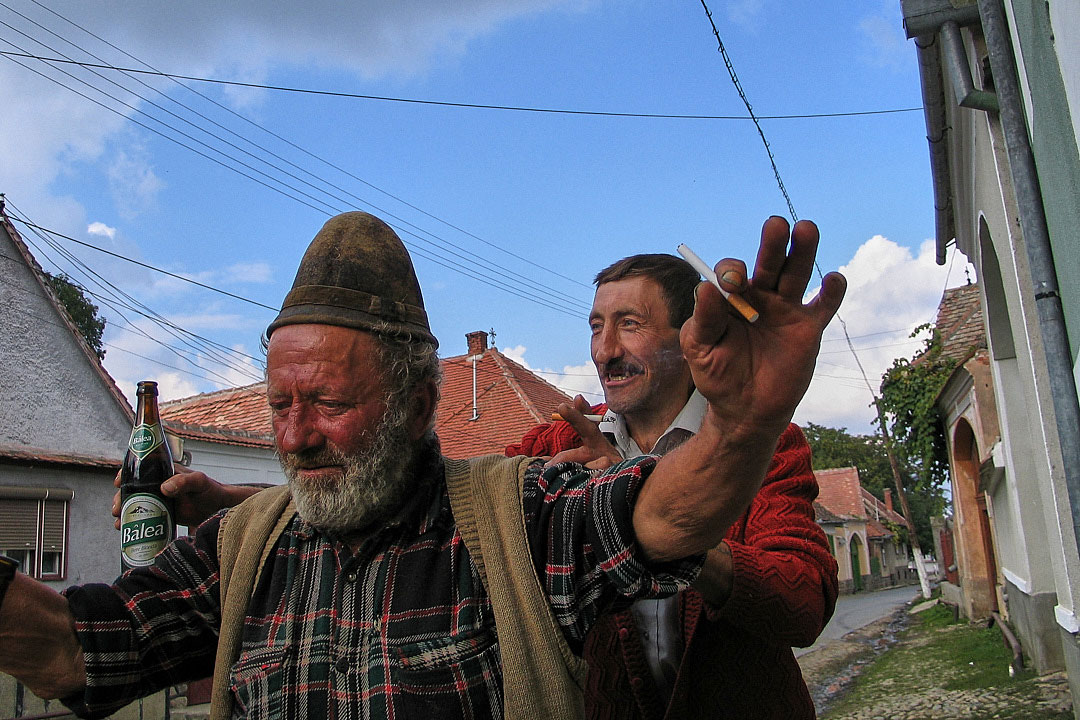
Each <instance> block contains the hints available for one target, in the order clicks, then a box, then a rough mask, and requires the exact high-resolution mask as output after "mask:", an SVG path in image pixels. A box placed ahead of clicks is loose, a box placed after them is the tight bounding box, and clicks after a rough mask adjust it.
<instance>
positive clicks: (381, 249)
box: [266, 212, 438, 347]
mask: <svg viewBox="0 0 1080 720" xmlns="http://www.w3.org/2000/svg"><path fill="white" fill-rule="evenodd" d="M306 323H314V324H321V325H341V326H343V327H351V328H356V329H358V330H367V331H369V332H370V331H373V330H375V328H376V327H378V329H379V332H381V333H386V332H387V326H389V333H390V334H392V335H406V334H408V335H409V336H411V337H413V338H414V339H416V340H422V341H427V342H432V343H435V345H436V347H437V346H438V340H436V339H435V336H434V335H432V334H431V328H430V326H429V325H428V319H427V313H426V312H425V311H424V298H423V296H422V295H421V294H420V283H419V282H417V280H416V273H415V271H414V270H413V264H412V258H410V257H409V252H408V250H406V249H405V245H404V243H402V242H401V239H400V238H399V237H398V236H397V234H396V233H395V232H394V231H393V229H392V228H391V227H390V226H389V225H387V224H386V223H384V222H383V221H382V220H380V219H379V218H377V217H375V216H374V215H369V214H368V213H365V212H347V213H342V214H340V215H335V216H334V217H332V218H330V219H329V220H327V221H326V224H325V225H323V227H322V230H320V231H319V233H318V235H316V236H315V239H314V240H312V241H311V245H309V246H308V249H307V252H305V253H304V258H303V259H302V260H301V261H300V267H299V269H298V270H297V271H296V279H295V280H293V285H292V290H290V291H289V294H288V295H286V296H285V302H284V303H282V305H281V312H279V313H278V316H277V317H276V318H274V321H273V322H272V323H270V326H269V327H268V328H267V329H266V337H270V335H271V334H272V333H273V332H274V331H275V330H277V329H278V328H279V327H281V326H282V325H298V324H306Z"/></svg>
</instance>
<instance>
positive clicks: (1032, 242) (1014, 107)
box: [978, 0, 1080, 611]
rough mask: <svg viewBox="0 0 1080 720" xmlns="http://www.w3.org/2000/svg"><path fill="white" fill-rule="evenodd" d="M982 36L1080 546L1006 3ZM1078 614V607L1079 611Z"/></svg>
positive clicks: (1069, 378) (1071, 440)
mask: <svg viewBox="0 0 1080 720" xmlns="http://www.w3.org/2000/svg"><path fill="white" fill-rule="evenodd" d="M978 2H979V15H980V17H981V19H982V28H983V37H984V38H985V40H986V48H987V51H988V52H989V54H990V67H991V69H992V71H993V73H994V86H995V88H996V90H997V94H998V97H999V104H1000V106H1001V110H1000V111H999V117H1000V120H1001V128H1002V132H1003V133H1004V135H1005V145H1006V150H1007V152H1008V157H1009V173H1010V175H1011V176H1012V183H1013V192H1014V194H1015V195H1016V204H1017V208H1018V210H1019V215H1020V218H1019V219H1020V228H1021V231H1022V232H1023V234H1024V245H1025V248H1026V250H1027V255H1028V263H1029V264H1030V271H1031V282H1032V286H1033V289H1034V291H1035V307H1036V309H1037V311H1038V317H1039V330H1040V332H1041V334H1042V340H1043V349H1044V352H1045V354H1046V365H1047V372H1048V375H1049V379H1050V388H1051V397H1052V398H1053V402H1054V417H1055V420H1056V423H1057V432H1058V440H1059V445H1060V447H1061V459H1062V472H1063V473H1064V475H1065V487H1066V489H1067V491H1068V495H1069V508H1070V510H1071V512H1072V523H1073V536H1074V538H1073V539H1074V541H1075V542H1080V400H1078V398H1077V394H1076V380H1075V378H1074V376H1073V372H1072V353H1071V351H1070V348H1069V338H1068V335H1067V333H1066V328H1065V316H1064V313H1063V312H1062V307H1061V297H1060V295H1059V294H1058V282H1057V273H1056V271H1055V270H1054V255H1053V251H1052V249H1051V247H1050V233H1049V230H1048V228H1047V226H1046V212H1045V209H1044V208H1043V203H1042V191H1041V189H1040V186H1039V178H1038V175H1037V174H1036V170H1035V156H1034V154H1033V153H1032V150H1031V143H1030V140H1029V138H1028V130H1027V121H1026V119H1025V117H1024V105H1023V98H1022V97H1021V95H1020V84H1019V81H1018V79H1017V77H1018V75H1017V70H1016V59H1015V57H1014V56H1013V52H1012V44H1011V38H1010V37H1009V26H1008V22H1007V20H1006V17H1005V7H1004V5H1003V4H1002V3H1003V0H978ZM1075 610H1076V609H1075V608H1074V611H1075Z"/></svg>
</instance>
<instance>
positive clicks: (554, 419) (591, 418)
mask: <svg viewBox="0 0 1080 720" xmlns="http://www.w3.org/2000/svg"><path fill="white" fill-rule="evenodd" d="M585 419H586V420H589V421H591V422H594V423H598V422H600V421H601V420H603V419H604V416H603V415H586V416H585ZM559 420H566V418H564V417H563V416H562V415H560V414H559V413H551V421H552V422H558V421H559Z"/></svg>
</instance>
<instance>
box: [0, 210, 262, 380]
mask: <svg viewBox="0 0 1080 720" xmlns="http://www.w3.org/2000/svg"><path fill="white" fill-rule="evenodd" d="M8 204H9V205H10V206H11V207H12V208H13V209H14V210H15V211H16V212H20V214H21V211H19V210H18V208H17V207H15V205H14V204H13V203H11V202H10V201H8ZM9 217H11V219H13V220H18V221H19V222H21V223H22V224H24V225H29V226H30V227H31V230H30V232H31V233H32V234H33V235H34V236H35V237H37V238H38V239H39V240H40V241H41V242H42V243H44V244H45V245H48V246H49V247H50V248H52V249H53V250H54V251H55V252H57V253H58V254H59V255H60V256H61V257H63V258H64V259H65V260H66V261H67V262H68V264H69V265H70V266H71V267H73V268H75V269H76V271H75V272H74V274H75V275H77V276H79V275H81V276H82V277H85V278H87V279H88V280H89V281H90V282H91V283H92V284H94V285H95V286H97V287H99V288H101V290H100V291H99V292H95V291H93V290H91V289H90V288H88V287H86V286H85V285H83V286H82V287H83V289H84V290H85V291H86V292H87V293H88V294H90V295H91V296H92V297H93V298H94V299H96V300H98V301H99V302H101V303H102V304H103V305H106V306H107V307H109V308H110V309H112V310H113V312H115V313H116V314H117V315H119V316H120V317H121V318H123V320H124V321H125V322H126V323H128V325H130V326H131V327H132V328H133V329H134V330H135V331H136V332H138V333H140V334H142V335H143V336H144V337H146V338H147V339H149V340H151V341H153V342H156V343H158V344H161V345H162V346H163V347H166V348H167V349H169V350H170V352H173V353H174V354H177V355H182V356H183V357H184V359H185V360H187V361H188V362H191V363H192V364H194V365H198V363H197V362H195V361H193V360H191V358H189V357H187V356H186V355H184V352H185V351H182V350H179V349H177V348H175V347H173V346H171V345H168V344H167V343H162V341H160V340H159V339H157V338H154V337H152V336H150V335H149V334H148V333H146V332H145V331H144V330H143V329H142V328H140V327H139V326H138V325H137V324H136V323H135V322H133V321H132V320H131V319H130V318H129V317H128V316H127V315H126V314H125V313H124V310H128V311H130V312H135V313H137V314H139V315H141V316H143V317H144V318H146V319H147V320H150V321H151V322H153V323H154V324H155V325H157V326H158V327H160V328H161V329H162V330H163V331H164V332H166V333H167V334H169V335H170V336H172V337H174V338H175V339H176V340H178V341H179V342H181V343H182V344H183V345H185V346H187V347H188V348H189V349H190V350H191V351H192V352H194V353H196V354H197V355H202V356H204V357H207V358H208V359H209V360H210V361H213V362H216V363H218V364H220V365H221V366H223V367H226V368H228V369H229V370H231V371H233V372H236V373H239V374H241V375H244V376H246V377H249V378H252V379H255V380H261V379H262V378H261V375H258V374H256V373H255V372H253V370H252V366H251V364H250V363H254V364H256V365H258V364H261V363H262V359H261V358H257V357H254V356H251V355H247V354H246V353H242V352H240V351H238V350H236V349H234V348H230V347H228V346H225V345H223V344H221V343H217V342H215V341H213V340H210V339H208V338H205V337H203V336H201V335H198V334H197V333H193V332H191V331H189V330H186V329H184V328H182V327H180V326H179V325H177V324H175V323H173V322H172V321H170V320H168V319H167V318H165V317H164V316H162V315H161V314H160V313H158V312H156V311H154V310H153V309H151V308H150V307H149V306H147V305H145V304H144V303H141V302H140V301H138V300H137V299H136V298H134V297H133V296H131V295H130V294H128V293H126V292H124V291H123V290H121V289H120V288H119V287H117V286H116V285H115V284H113V283H111V282H110V281H108V280H107V279H106V278H104V277H103V276H102V275H101V274H100V273H98V272H97V271H95V270H94V269H93V268H91V267H89V266H88V265H86V263H84V262H83V261H82V260H81V259H80V258H78V257H77V256H76V255H74V253H71V252H70V251H68V250H67V249H66V248H64V247H62V246H61V245H59V244H58V243H56V242H55V241H54V240H52V239H50V237H48V236H47V235H46V234H44V233H43V232H42V231H41V230H39V229H38V227H37V226H36V225H33V224H28V222H27V221H26V220H25V219H23V218H21V217H19V216H17V215H9ZM25 240H26V242H28V243H30V244H33V246H34V249H35V251H36V252H37V253H38V254H39V255H41V256H43V257H45V258H46V259H48V260H49V261H50V262H51V263H52V265H53V266H55V267H57V268H61V264H60V263H59V262H57V261H56V259H55V258H53V257H51V256H50V255H49V254H48V253H46V252H45V251H44V248H43V247H41V246H39V245H37V244H34V243H32V241H31V240H30V238H29V237H27V238H25ZM95 249H97V248H95ZM114 255H115V254H114ZM117 257H123V256H117ZM125 259H126V258H125ZM143 265H145V264H143ZM146 267H149V268H151V269H155V270H158V269H157V268H153V266H148V265H147V266H146ZM159 271H160V270H159ZM162 272H164V271H162ZM178 277H179V276H178ZM196 284H198V285H200V286H201V287H206V288H208V289H214V288H210V286H206V285H204V284H202V283H196ZM238 361H239V362H238ZM203 369H204V370H207V371H208V372H214V371H213V370H210V369H209V368H203ZM215 374H216V373H215ZM218 377H219V378H222V380H225V381H226V382H227V383H229V382H231V381H228V380H227V379H226V378H224V377H223V376H221V375H218Z"/></svg>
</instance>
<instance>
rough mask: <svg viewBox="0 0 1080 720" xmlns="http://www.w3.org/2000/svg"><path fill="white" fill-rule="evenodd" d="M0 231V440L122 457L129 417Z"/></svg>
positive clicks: (60, 450) (58, 450) (1, 441)
mask: <svg viewBox="0 0 1080 720" xmlns="http://www.w3.org/2000/svg"><path fill="white" fill-rule="evenodd" d="M14 258H20V256H19V253H18V251H17V250H16V248H15V246H14V245H13V244H12V242H11V239H10V238H9V237H8V236H7V233H6V232H5V231H3V230H0V275H2V277H3V278H4V282H3V283H0V328H2V330H0V332H2V333H3V342H0V388H3V392H2V393H0V443H3V444H5V445H16V446H24V447H28V448H36V449H43V450H51V451H56V452H58V453H77V454H81V455H95V456H102V457H108V458H117V459H121V458H123V454H124V448H125V446H126V445H127V440H128V435H129V434H130V433H131V426H130V421H129V420H128V418H127V416H126V415H125V414H124V411H123V408H122V406H120V405H118V403H117V401H116V399H115V398H114V397H113V396H112V395H111V394H110V393H109V391H108V388H107V386H106V385H105V383H104V381H103V380H102V378H101V376H100V375H98V374H97V372H96V371H95V370H94V369H93V367H92V366H91V364H90V361H89V360H88V358H87V357H86V355H85V353H83V351H82V350H81V349H80V347H79V344H78V341H77V340H76V339H75V337H74V336H73V335H72V333H71V331H70V330H69V329H68V327H67V326H66V325H65V324H64V322H63V321H62V320H61V318H60V316H59V315H58V314H57V312H56V310H55V309H54V308H53V306H52V305H51V304H50V303H49V302H48V301H47V300H46V298H45V295H44V291H43V290H42V287H41V285H40V284H39V283H38V282H37V281H36V280H35V278H34V277H33V275H32V273H31V271H30V269H29V268H28V267H27V266H26V265H25V264H24V263H23V262H22V261H21V258H20V259H19V260H15V259H14Z"/></svg>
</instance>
